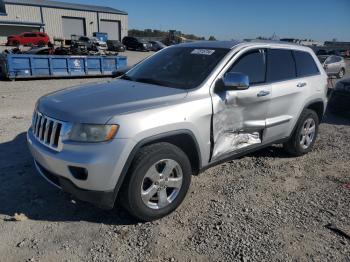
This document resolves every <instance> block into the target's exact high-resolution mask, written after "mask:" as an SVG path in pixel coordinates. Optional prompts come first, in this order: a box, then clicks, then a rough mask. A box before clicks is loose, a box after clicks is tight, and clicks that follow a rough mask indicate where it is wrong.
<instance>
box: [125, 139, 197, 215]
mask: <svg viewBox="0 0 350 262" xmlns="http://www.w3.org/2000/svg"><path fill="white" fill-rule="evenodd" d="M191 175H192V169H191V164H190V161H189V159H188V157H187V155H186V154H185V153H184V152H183V151H182V150H181V149H180V148H178V147H177V146H175V145H172V144H169V143H157V144H153V145H149V146H146V147H144V148H142V149H141V150H140V152H139V153H138V154H137V155H136V157H135V160H134V161H133V163H132V165H131V167H130V170H129V172H128V179H127V181H126V182H125V183H124V185H123V188H122V196H121V201H122V202H121V204H122V205H123V206H124V207H125V208H126V209H127V210H128V211H129V213H130V214H131V215H133V216H134V217H136V218H137V219H139V220H142V221H152V220H156V219H159V218H162V217H164V216H166V215H168V214H169V213H171V212H172V211H174V210H175V209H176V208H177V207H178V206H179V205H180V204H181V203H182V201H183V200H184V198H185V196H186V194H187V191H188V188H189V186H190V183H191Z"/></svg>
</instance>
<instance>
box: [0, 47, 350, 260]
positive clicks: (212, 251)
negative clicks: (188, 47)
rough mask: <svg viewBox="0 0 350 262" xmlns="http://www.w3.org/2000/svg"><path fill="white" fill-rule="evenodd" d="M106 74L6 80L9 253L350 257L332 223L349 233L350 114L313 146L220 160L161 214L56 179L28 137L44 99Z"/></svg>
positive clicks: (4, 231)
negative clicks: (74, 190) (136, 214)
mask: <svg viewBox="0 0 350 262" xmlns="http://www.w3.org/2000/svg"><path fill="white" fill-rule="evenodd" d="M132 55H134V59H135V60H137V59H140V56H144V55H147V54H145V53H133V54H132ZM101 80H106V79H73V80H37V81H18V82H0V254H1V255H0V261H350V239H349V238H346V237H344V236H341V235H339V234H337V233H335V232H333V231H331V230H329V229H327V228H325V225H327V224H329V223H334V224H335V225H336V226H337V227H339V228H340V229H342V230H343V231H344V232H347V233H348V234H350V222H349V221H350V210H349V207H350V187H347V186H346V185H349V183H350V172H349V170H350V164H349V163H350V120H346V119H342V118H339V117H337V116H334V115H330V114H327V116H326V118H325V119H324V121H323V123H322V124H321V126H320V133H319V138H318V140H317V142H316V144H315V148H314V150H313V151H312V152H311V153H309V154H308V155H305V156H303V157H299V158H291V157H288V155H286V154H285V153H284V152H283V150H282V149H281V148H280V147H279V146H273V147H269V148H267V149H264V150H261V151H259V152H256V153H254V154H251V155H249V156H246V157H242V158H240V159H238V160H235V161H231V162H228V163H225V164H222V165H219V166H217V167H214V168H211V169H209V170H207V171H206V172H205V173H203V174H201V175H199V176H198V177H194V178H193V180H192V185H191V188H190V191H189V193H188V196H187V197H186V199H185V201H184V203H183V204H182V205H181V206H180V208H179V209H178V210H177V211H176V212H174V213H173V214H171V215H169V216H168V217H166V218H164V219H162V220H159V221H156V222H152V223H137V222H136V221H134V220H133V219H132V218H131V217H130V216H129V215H128V214H127V213H126V212H125V211H124V210H123V209H122V208H120V207H118V206H117V207H116V208H115V210H112V211H104V210H100V209H97V208H95V207H93V206H91V205H89V204H85V203H82V202H77V201H74V200H72V199H71V197H70V196H69V195H67V194H64V193H62V192H60V191H58V190H56V189H55V188H53V187H52V186H50V185H49V184H47V183H46V181H44V180H43V179H42V178H41V177H39V176H38V174H37V172H36V171H35V169H34V166H33V162H32V158H31V156H30V154H29V152H28V149H27V146H26V139H25V131H26V129H27V128H28V127H29V125H30V121H31V113H32V110H33V107H34V104H35V101H36V100H37V99H38V98H39V97H40V96H42V95H43V94H45V93H49V92H52V91H55V90H58V89H62V88H65V87H68V86H71V85H77V84H80V83H87V82H92V81H101ZM15 213H18V214H21V213H23V214H24V216H23V215H22V216H21V215H19V216H15ZM17 220H18V221H17Z"/></svg>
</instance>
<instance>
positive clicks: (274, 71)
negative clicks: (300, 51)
mask: <svg viewBox="0 0 350 262" xmlns="http://www.w3.org/2000/svg"><path fill="white" fill-rule="evenodd" d="M295 77H296V70H295V62H294V58H293V54H292V51H291V50H284V49H269V50H268V51H267V81H269V82H277V81H284V80H289V79H293V78H295Z"/></svg>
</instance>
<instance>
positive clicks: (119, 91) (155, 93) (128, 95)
mask: <svg viewBox="0 0 350 262" xmlns="http://www.w3.org/2000/svg"><path fill="white" fill-rule="evenodd" d="M186 95H187V91H185V90H181V89H176V88H169V87H163V86H157V85H151V84H144V83H137V82H131V81H127V80H121V79H118V80H113V81H108V82H102V83H93V84H85V85H81V86H77V87H72V88H68V89H64V90H61V91H57V92H54V93H51V94H48V95H46V96H43V97H42V98H40V100H39V102H38V106H37V109H38V111H39V112H41V113H43V114H45V115H47V116H49V117H52V118H55V119H58V120H62V121H68V122H73V123H94V124H104V123H107V122H108V120H110V119H111V118H112V117H113V116H117V115H120V114H126V113H130V112H134V111H140V110H145V109H148V108H153V107H159V106H164V105H167V104H171V103H175V102H176V101H178V100H181V99H183V98H185V97H186Z"/></svg>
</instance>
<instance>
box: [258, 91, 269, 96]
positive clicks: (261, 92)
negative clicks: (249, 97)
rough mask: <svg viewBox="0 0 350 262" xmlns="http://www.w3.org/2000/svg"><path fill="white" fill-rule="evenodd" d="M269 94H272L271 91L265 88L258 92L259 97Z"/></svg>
mask: <svg viewBox="0 0 350 262" xmlns="http://www.w3.org/2000/svg"><path fill="white" fill-rule="evenodd" d="M269 94H270V92H269V91H265V90H263V91H260V92H259V93H258V94H257V96H258V97H262V96H267V95H269Z"/></svg>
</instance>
